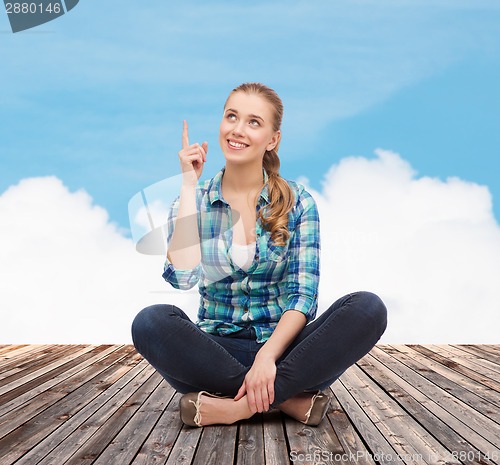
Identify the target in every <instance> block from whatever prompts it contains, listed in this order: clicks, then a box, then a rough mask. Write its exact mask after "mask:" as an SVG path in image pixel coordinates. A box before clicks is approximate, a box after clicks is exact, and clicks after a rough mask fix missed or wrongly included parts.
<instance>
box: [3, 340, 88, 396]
mask: <svg viewBox="0 0 500 465" xmlns="http://www.w3.org/2000/svg"><path fill="white" fill-rule="evenodd" d="M81 347H83V346H49V347H47V348H44V349H43V350H41V351H40V352H38V353H36V354H30V357H29V358H24V357H23V359H22V361H20V362H16V363H15V364H14V366H10V367H9V369H8V370H6V371H5V372H4V373H2V379H1V380H0V386H1V387H0V394H2V393H4V392H6V386H9V385H11V384H13V381H16V380H18V379H23V380H26V381H29V380H30V379H33V378H36V377H37V376H38V374H39V372H38V371H37V370H39V369H40V368H41V369H44V368H45V367H46V366H48V365H49V364H50V363H51V362H53V361H54V360H58V359H59V358H60V357H61V354H65V353H71V352H76V351H77V350H78V349H80V348H81Z"/></svg>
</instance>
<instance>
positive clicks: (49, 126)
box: [0, 0, 500, 228]
mask: <svg viewBox="0 0 500 465" xmlns="http://www.w3.org/2000/svg"><path fill="white" fill-rule="evenodd" d="M9 31H10V29H9V24H8V20H7V16H6V14H5V13H4V14H0V41H1V45H0V61H1V67H2V72H1V73H0V83H1V86H2V89H3V91H2V93H1V95H0V121H1V123H2V124H1V125H0V160H1V165H0V192H1V191H4V190H5V189H6V188H8V187H9V186H10V185H13V184H15V183H17V182H18V181H19V180H20V179H23V178H27V177H33V176H46V175H56V176H58V177H59V178H60V179H61V180H62V181H63V182H64V183H65V184H66V185H67V186H68V187H69V188H70V190H77V189H80V188H83V189H85V190H86V191H87V192H88V193H89V194H90V195H91V196H92V197H93V199H94V202H95V203H96V204H98V205H101V206H103V207H105V208H106V209H107V211H108V213H109V215H110V219H111V220H112V221H114V222H116V223H118V224H119V225H120V226H121V227H122V228H128V213H127V203H128V200H129V199H130V198H131V197H132V196H133V195H134V194H135V193H136V192H138V191H139V190H141V189H143V188H145V187H146V186H148V185H150V184H152V183H155V182H157V181H160V180H161V179H163V178H166V177H169V176H172V175H174V174H176V173H177V172H178V163H177V151H178V150H179V148H180V139H181V137H180V136H181V124H182V120H183V119H187V120H188V121H189V123H190V135H191V139H192V140H193V141H194V140H199V141H203V140H208V141H209V161H208V164H207V166H206V170H205V173H204V176H209V175H211V174H213V173H215V172H216V171H217V170H218V169H219V168H220V167H221V166H222V165H223V158H222V156H221V153H220V150H219V147H218V143H217V135H218V134H217V132H218V123H219V119H220V115H221V110H222V105H223V103H224V100H225V98H226V96H227V94H228V92H229V91H230V90H231V89H232V88H233V87H234V86H236V85H237V84H239V83H241V82H244V81H253V80H257V81H262V82H265V83H267V84H269V85H270V86H272V87H274V88H275V89H276V90H277V91H278V92H279V93H280V95H281V97H282V99H283V101H284V103H285V121H284V125H283V142H282V145H281V157H282V173H283V175H284V176H285V177H288V178H291V179H294V178H297V177H299V176H305V177H307V178H308V179H309V181H310V184H311V185H312V186H313V187H315V188H319V187H320V185H321V181H322V179H323V176H324V173H325V172H326V171H327V170H328V169H329V168H330V167H331V166H332V165H333V164H337V163H339V161H340V160H341V159H342V158H344V157H346V156H351V155H357V156H363V157H367V158H370V157H374V150H375V149H377V148H382V149H388V150H392V151H395V152H397V153H399V154H401V156H402V157H403V158H404V159H406V160H407V161H408V162H409V163H410V164H411V165H412V167H413V168H414V169H415V170H416V171H417V173H418V175H419V176H432V177H439V178H441V179H446V178H447V177H449V176H458V177H460V178H462V179H464V180H467V181H470V182H475V183H479V184H483V185H487V186H488V188H489V190H490V192H491V193H492V195H493V202H494V212H495V216H496V218H497V221H498V219H499V218H500V182H499V179H498V173H499V172H500V153H499V147H500V114H499V113H500V110H499V108H500V97H499V94H500V93H499V90H498V82H500V59H499V58H500V55H499V52H500V4H499V3H498V2H496V1H484V0H481V1H474V0H470V1H463V0H453V1H451V0H450V1H433V2H431V1H415V2H411V1H393V0H386V1H377V2H373V1H318V2H305V1H287V2H284V1H276V2H253V3H252V4H251V5H247V4H244V5H239V4H236V3H235V2H229V1H219V2H210V4H209V5H208V4H207V3H205V2H195V1H187V2H182V3H181V2H160V1H156V2H155V1H152V2H148V3H147V5H146V6H142V5H141V6H138V4H137V2H131V1H128V0H120V1H106V2H102V3H100V4H99V10H98V11H96V5H95V3H94V2H88V1H86V0H81V1H80V3H79V4H78V6H77V7H76V8H74V9H73V10H72V11H71V12H69V13H68V14H67V15H65V16H63V17H61V18H59V19H58V20H55V21H52V22H50V23H47V24H45V25H43V26H40V27H38V28H35V29H32V30H29V31H25V32H21V33H17V34H12V33H11V32H9Z"/></svg>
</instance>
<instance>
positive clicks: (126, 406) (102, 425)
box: [66, 372, 161, 465]
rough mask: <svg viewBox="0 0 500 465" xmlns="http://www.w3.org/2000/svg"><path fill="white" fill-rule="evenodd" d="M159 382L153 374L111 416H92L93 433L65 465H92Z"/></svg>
mask: <svg viewBox="0 0 500 465" xmlns="http://www.w3.org/2000/svg"><path fill="white" fill-rule="evenodd" d="M160 382H161V377H160V375H158V373H156V372H154V373H152V374H151V375H150V376H149V377H148V379H147V380H146V381H145V382H142V383H141V384H140V385H139V386H138V388H137V390H135V392H134V393H133V394H132V395H131V396H130V397H129V398H128V399H127V401H126V402H125V403H123V404H122V405H120V406H119V407H118V409H116V410H115V411H114V413H113V414H112V415H111V416H108V415H107V412H105V414H104V417H103V416H101V415H102V414H103V412H100V411H98V412H97V414H96V415H93V416H92V419H91V421H90V424H91V425H92V426H94V429H95V433H94V434H93V435H92V436H91V437H90V438H89V439H88V440H87V441H86V442H85V443H84V444H83V445H82V447H80V448H79V449H78V450H77V451H76V453H75V454H73V455H72V456H71V457H70V458H69V459H68V460H67V461H66V463H67V464H68V465H76V464H91V463H93V462H94V461H95V460H96V459H97V458H98V457H99V455H101V453H102V452H103V451H104V450H105V449H106V448H107V447H108V445H109V444H110V442H111V441H112V440H113V439H114V438H115V437H116V436H117V434H118V433H119V432H120V431H121V429H122V428H123V427H124V426H125V425H126V424H127V422H128V421H129V420H130V419H131V418H132V417H133V416H134V414H135V413H136V411H137V410H138V409H139V408H140V407H141V405H142V404H143V403H144V401H145V400H146V399H147V398H148V397H149V395H150V394H151V392H152V391H153V390H154V389H155V388H156V387H157V386H158V384H159V383H160Z"/></svg>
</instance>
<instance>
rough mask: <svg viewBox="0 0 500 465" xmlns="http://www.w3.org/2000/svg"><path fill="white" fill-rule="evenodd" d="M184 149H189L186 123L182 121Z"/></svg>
mask: <svg viewBox="0 0 500 465" xmlns="http://www.w3.org/2000/svg"><path fill="white" fill-rule="evenodd" d="M186 147H189V135H188V124H187V121H186V120H184V123H183V126H182V148H183V149H185V148H186Z"/></svg>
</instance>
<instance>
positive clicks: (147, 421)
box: [0, 344, 500, 465]
mask: <svg viewBox="0 0 500 465" xmlns="http://www.w3.org/2000/svg"><path fill="white" fill-rule="evenodd" d="M330 391H331V392H330V394H331V395H332V404H331V407H330V410H329V412H328V414H327V416H326V418H325V420H324V421H323V422H322V424H321V425H320V426H318V427H307V426H305V425H303V424H302V423H299V422H296V421H294V420H292V419H291V418H289V417H287V416H286V415H284V414H281V413H280V412H279V411H271V412H268V413H264V414H257V415H255V416H254V417H252V418H251V419H249V420H246V421H242V422H239V423H238V424H235V425H232V426H209V427H204V428H189V427H186V426H184V425H183V424H182V422H181V421H180V417H179V399H180V394H179V393H177V392H175V390H174V389H172V388H171V387H170V386H169V385H168V384H167V383H166V382H165V381H164V380H162V378H161V377H160V376H159V375H158V373H156V372H155V370H154V369H153V368H152V367H151V366H150V365H149V364H148V363H146V362H145V361H144V360H143V359H142V357H141V356H140V355H139V354H137V353H136V352H135V350H134V348H133V347H132V346H129V345H100V346H93V345H29V344H18V345H0V465H11V464H16V465H21V464H22V465H34V464H37V465H50V464H53V465H62V464H73V465H76V464H78V465H83V464H89V465H90V464H96V465H104V464H106V465H109V464H116V465H129V464H131V465H132V464H133V465H154V464H162V465H164V464H174V463H175V464H179V463H181V464H186V465H187V464H190V465H196V464H200V465H207V464H214V465H225V464H227V465H262V464H273V465H274V464H276V465H282V464H284V465H287V464H300V465H306V464H311V465H313V464H314V465H319V464H361V465H374V464H429V465H430V464H498V465H500V424H499V423H500V345H434V344H433V345H418V344H409V345H402V344H400V345H377V346H376V347H375V348H374V349H373V350H372V351H371V352H370V353H369V354H368V355H366V356H365V357H364V358H363V359H361V360H360V361H358V363H357V364H356V365H354V366H352V367H351V368H350V369H349V370H347V371H346V372H345V373H344V374H343V375H342V376H341V378H340V379H339V380H337V381H336V382H335V383H333V384H332V386H331V388H330Z"/></svg>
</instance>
